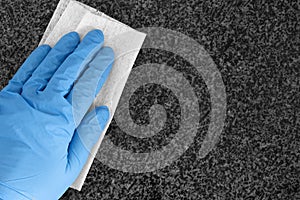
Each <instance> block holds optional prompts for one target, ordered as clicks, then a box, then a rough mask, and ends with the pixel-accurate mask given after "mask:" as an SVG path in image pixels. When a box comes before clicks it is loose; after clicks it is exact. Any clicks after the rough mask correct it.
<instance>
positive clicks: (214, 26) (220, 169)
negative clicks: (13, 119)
mask: <svg viewBox="0 0 300 200" xmlns="http://www.w3.org/2000/svg"><path fill="white" fill-rule="evenodd" d="M82 2H84V3H86V4H88V5H90V6H92V7H95V8H97V9H99V10H100V11H102V12H104V13H106V14H108V15H109V16H111V17H113V18H115V19H117V20H119V21H121V22H123V23H126V24H128V25H130V26H131V27H133V28H140V27H145V26H160V27H165V28H168V29H172V30H176V31H179V32H181V33H183V34H185V35H188V36H189V37H191V38H193V39H195V40H196V41H198V42H199V43H200V44H201V45H203V46H204V47H205V49H206V50H207V51H208V52H209V54H210V55H211V57H212V58H213V60H214V62H215V63H216V65H217V67H218V69H219V70H220V72H221V74H222V77H223V81H224V84H225V86H226V92H227V104H228V106H227V118H226V121H225V129H224V131H223V133H222V135H221V138H220V141H219V142H218V144H217V146H216V148H215V149H214V150H213V151H212V152H210V153H209V155H208V156H207V157H205V158H203V159H200V158H198V157H197V155H198V151H199V149H200V147H201V141H202V139H203V134H205V131H206V129H207V128H205V127H206V126H205V124H207V123H208V121H209V120H207V119H205V120H204V122H203V124H204V126H203V127H204V128H203V130H199V132H198V134H197V137H196V138H195V141H194V143H193V145H192V146H190V148H189V149H188V150H187V151H186V152H185V153H184V154H183V155H182V156H181V157H180V159H179V160H177V161H176V162H174V163H173V164H172V165H171V166H169V167H166V168H164V169H161V170H157V171H155V172H152V173H145V174H130V173H124V172H121V171H117V170H114V169H111V168H109V167H107V166H106V165H103V164H102V163H101V162H99V161H97V160H96V161H95V162H94V164H93V167H92V169H91V171H90V173H89V175H88V178H87V180H86V183H85V185H84V187H83V190H82V191H81V192H78V191H75V190H72V189H70V190H68V191H67V192H66V194H65V195H64V196H63V197H62V198H61V199H62V200H67V199H72V200H73V199H74V200H75V199H86V200H92V199H157V200H159V199H165V200H168V199H217V200H219V199H287V200H296V199H300V24H299V22H300V2H299V1H295V0H291V1H288V0H285V1H282V0H278V1H267V0H263V1H238V0H235V1H219V0H212V1H200V0H191V1H185V0H176V1H154V0H140V1H138V0H130V1H123V0H122V1H121V0H114V1H111V0H102V1H101V0H98V1H96V0H83V1H82ZM57 3H58V0H51V1H50V0H44V1H39V0H15V1H9V0H1V1H0V18H1V22H0V36H1V40H0V47H1V48H0V78H1V79H0V88H2V87H4V86H5V85H6V84H7V82H8V80H9V79H10V78H12V76H13V74H14V73H15V72H16V70H17V69H18V67H19V66H20V65H21V63H22V62H23V61H24V60H25V58H26V57H27V56H28V55H29V53H30V52H31V51H32V50H33V49H34V48H35V47H36V46H37V45H38V42H39V40H40V39H41V37H42V35H43V32H44V31H45V29H46V26H47V24H48V22H49V20H50V18H51V16H52V14H53V11H54V10H55V8H56V5H57ZM150 62H154V63H164V62H168V65H170V66H172V67H173V68H175V69H177V70H178V71H181V72H182V73H183V74H186V75H187V76H186V77H187V79H188V80H189V82H190V83H191V85H192V86H193V87H194V90H195V91H196V93H197V96H198V97H199V105H200V104H201V105H202V106H204V108H203V109H204V110H207V111H209V110H210V107H209V100H208V98H207V97H208V95H209V94H208V93H207V90H206V86H205V83H204V82H203V80H202V79H201V77H198V76H197V74H195V73H193V68H192V67H191V66H190V65H189V64H188V63H186V62H184V61H183V60H181V59H180V58H176V57H172V58H171V59H170V55H169V54H168V53H167V52H162V51H158V50H147V49H144V50H142V51H141V52H140V55H139V57H138V60H137V63H136V65H140V64H143V63H150ZM147 87H151V86H149V85H148V86H145V87H144V88H140V89H139V90H137V91H136V93H135V95H136V97H132V98H131V111H132V112H131V113H132V117H133V118H134V119H135V121H136V122H137V123H147V120H149V119H148V118H147V116H144V115H145V108H146V107H144V108H143V101H140V100H139V99H141V97H142V96H145V97H146V98H149V99H151V98H153V95H154V94H153V93H151V92H144V91H151V90H149V88H147ZM154 89H155V90H159V92H160V93H164V94H165V96H167V97H172V94H171V93H168V90H166V89H164V88H154ZM145 97H144V98H145ZM157 98H160V97H157ZM161 98H162V97H161ZM163 99H165V100H166V101H171V100H170V99H173V98H163ZM172 103H173V104H174V107H175V108H176V106H178V105H177V104H176V101H173V102H172ZM133 105H136V106H137V107H135V106H133ZM143 109H144V110H143ZM136 113H138V114H136ZM139 113H142V114H139ZM143 113H144V115H143ZM178 115H180V112H178V110H177V109H173V110H171V111H170V115H169V118H170V121H171V122H172V123H174V124H175V128H174V131H176V119H177V116H178ZM172 120H173V121H172ZM171 130H172V129H171ZM172 134H173V133H172V131H171V132H170V131H169V132H168V133H165V134H161V138H160V140H161V141H160V143H159V145H164V142H163V141H164V140H165V142H166V143H167V142H168V140H169V139H170V137H172ZM106 137H110V138H111V139H112V141H114V143H115V144H117V145H118V146H120V147H122V148H126V149H129V150H133V151H149V149H150V150H151V148H150V147H149V146H147V145H145V144H142V143H134V141H133V142H131V143H126V142H124V141H127V139H128V138H127V136H126V134H124V133H122V131H120V130H119V129H118V125H117V124H116V123H115V122H113V123H112V125H111V127H110V129H109V132H108V134H107V136H106ZM126 138H127V139H126ZM150 142H151V141H150ZM150 142H149V143H148V144H152V145H153V146H155V145H158V144H157V143H155V141H154V142H152V143H150ZM155 148H156V146H155Z"/></svg>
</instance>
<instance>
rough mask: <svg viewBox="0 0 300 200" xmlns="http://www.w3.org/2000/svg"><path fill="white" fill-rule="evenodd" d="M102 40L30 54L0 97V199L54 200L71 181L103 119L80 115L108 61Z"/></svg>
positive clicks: (73, 40)
mask: <svg viewBox="0 0 300 200" xmlns="http://www.w3.org/2000/svg"><path fill="white" fill-rule="evenodd" d="M103 40H104V36H103V33H102V32H101V31H99V30H94V31H91V32H89V33H88V34H87V35H86V36H85V38H84V39H83V40H82V41H81V42H80V38H79V35H78V34H77V33H75V32H71V33H69V34H67V35H65V36H64V37H62V38H61V40H60V41H59V42H58V43H57V44H56V45H55V46H54V47H53V48H51V47H49V46H48V45H42V46H40V47H38V48H37V49H36V50H35V51H33V52H32V54H31V55H30V56H29V57H28V59H27V60H26V61H25V63H24V64H23V65H22V66H21V68H20V69H19V71H18V72H17V73H16V75H15V76H14V77H13V79H12V80H11V81H10V82H9V84H8V86H7V87H5V88H4V89H3V90H2V91H1V92H0V157H1V159H0V199H4V200H22V199H26V200H28V199H36V200H55V199H58V198H59V197H60V196H61V195H62V194H63V193H64V192H65V191H66V190H67V188H68V187H69V186H70V185H71V184H72V183H73V182H74V181H75V179H76V178H77V176H78V175H79V173H80V171H81V169H82V168H83V166H84V164H85V163H86V160H87V158H88V156H89V152H90V150H91V148H92V147H93V146H94V144H95V143H96V142H97V140H98V138H99V136H100V133H101V131H102V130H103V128H104V127H105V126H106V123H107V121H108V118H109V111H108V108H107V107H106V106H101V107H98V108H95V109H94V110H93V111H91V112H90V113H88V114H87V115H85V113H86V112H87V110H88V108H89V107H90V105H91V104H92V102H93V100H94V98H95V95H96V94H97V92H98V91H99V90H100V89H101V87H102V85H103V83H104V82H105V80H106V78H107V77H108V75H109V72H110V69H111V67H112V63H113V60H114V53H113V51H112V49H111V48H108V47H103ZM83 71H84V72H83ZM75 82H76V84H74V83H75Z"/></svg>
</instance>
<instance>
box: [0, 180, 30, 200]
mask: <svg viewBox="0 0 300 200" xmlns="http://www.w3.org/2000/svg"><path fill="white" fill-rule="evenodd" d="M0 200H31V199H30V198H29V197H27V196H25V195H24V194H22V193H21V192H18V191H16V190H15V189H13V188H11V187H9V186H7V185H6V184H4V183H1V182H0Z"/></svg>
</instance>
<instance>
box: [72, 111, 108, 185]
mask: <svg viewBox="0 0 300 200" xmlns="http://www.w3.org/2000/svg"><path fill="white" fill-rule="evenodd" d="M109 117H110V113H109V109H108V108H107V106H100V107H97V108H95V109H94V110H92V111H91V112H89V113H88V114H87V115H86V116H85V117H84V119H83V120H82V122H81V123H80V125H79V126H78V128H77V129H76V131H75V133H74V136H73V138H72V140H71V142H70V145H69V149H68V166H67V169H68V170H69V172H70V173H71V176H73V178H74V180H75V179H76V178H77V176H78V175H79V173H80V171H81V170H82V168H83V166H84V165H85V163H86V161H87V159H88V157H89V155H90V152H91V150H92V148H93V147H94V145H95V144H96V143H97V141H98V139H99V137H100V135H101V133H102V131H103V130H104V128H105V126H106V124H107V122H108V119H109Z"/></svg>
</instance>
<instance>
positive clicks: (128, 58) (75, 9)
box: [40, 0, 146, 190]
mask: <svg viewBox="0 0 300 200" xmlns="http://www.w3.org/2000/svg"><path fill="white" fill-rule="evenodd" d="M93 29H100V30H102V31H103V33H104V45H105V46H110V47H111V48H112V49H113V50H114V52H115V58H116V60H115V62H114V65H113V67H112V70H111V73H110V75H109V77H108V79H107V81H106V82H105V84H104V86H103V88H102V89H101V91H100V93H99V94H98V95H97V98H96V100H95V102H94V105H95V106H100V105H106V106H108V107H109V109H110V113H111V117H110V120H109V123H110V122H111V120H112V117H113V114H114V113H115V110H116V107H117V104H118V102H119V99H120V97H121V94H122V91H123V89H124V87H125V83H126V81H127V78H128V76H129V73H130V71H131V69H132V66H133V64H134V61H135V59H136V57H137V55H138V52H139V50H140V49H141V46H142V44H143V41H144V39H145V37H146V34H144V33H141V32H138V31H136V30H134V29H132V28H130V27H129V26H127V25H125V24H122V23H121V22H118V21H116V20H114V19H112V18H111V17H109V16H107V15H105V14H104V13H101V12H99V11H97V10H96V9H94V8H91V7H89V6H87V5H85V4H82V3H80V2H77V1H72V0H61V1H60V2H59V4H58V6H57V8H56V10H55V12H54V15H53V17H52V19H51V21H50V23H49V25H48V27H47V29H46V31H45V33H44V36H43V38H42V40H41V42H40V44H49V45H50V46H54V45H55V43H56V42H57V41H58V40H59V39H60V38H61V37H62V36H63V35H64V34H66V33H68V32H70V31H76V32H78V33H79V35H80V37H81V38H82V37H84V35H85V34H86V33H87V32H89V31H90V30H93ZM109 123H108V125H107V126H106V127H105V129H104V131H103V132H102V134H101V137H100V139H99V141H98V142H97V144H96V145H95V147H94V148H93V150H92V152H91V155H90V157H89V159H88V161H87V163H86V165H85V167H84V168H83V170H82V171H81V173H80V175H79V176H78V178H77V180H76V181H75V182H74V183H73V185H72V186H71V187H72V188H74V189H77V190H81V188H82V185H83V183H84V181H85V179H86V176H87V174H88V172H89V169H90V167H91V165H92V162H93V160H94V158H95V156H96V154H97V151H98V149H99V146H100V144H101V141H102V139H103V137H104V135H105V132H106V130H107V128H108V126H109Z"/></svg>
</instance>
